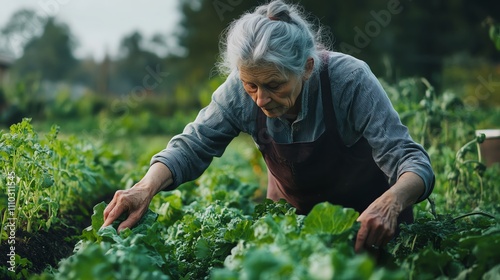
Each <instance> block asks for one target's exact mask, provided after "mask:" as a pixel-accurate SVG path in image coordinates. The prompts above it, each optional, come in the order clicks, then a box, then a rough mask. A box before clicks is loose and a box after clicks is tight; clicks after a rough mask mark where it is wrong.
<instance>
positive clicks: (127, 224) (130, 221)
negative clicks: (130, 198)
mask: <svg viewBox="0 0 500 280" xmlns="http://www.w3.org/2000/svg"><path fill="white" fill-rule="evenodd" d="M135 213H137V212H135ZM135 213H134V214H130V215H129V216H128V217H127V219H126V220H125V221H123V222H122V223H121V224H120V225H119V226H118V229H117V231H118V232H120V231H122V230H124V229H126V228H132V227H133V226H134V225H135V224H136V223H137V222H138V221H139V220H140V219H141V217H142V215H137V214H135Z"/></svg>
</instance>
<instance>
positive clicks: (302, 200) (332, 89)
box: [104, 1, 434, 251]
mask: <svg viewBox="0 0 500 280" xmlns="http://www.w3.org/2000/svg"><path fill="white" fill-rule="evenodd" d="M318 34H319V32H314V31H313V26H312V25H311V24H310V23H309V22H307V21H306V20H305V17H304V16H303V15H302V14H301V12H300V10H299V9H298V8H297V7H296V6H292V5H288V4H286V3H284V2H282V1H272V2H270V3H268V4H267V5H262V6H259V7H257V8H256V9H255V11H254V12H253V13H246V14H244V15H243V16H242V17H240V18H239V19H237V20H235V21H234V22H233V23H232V24H231V25H230V26H229V28H228V30H227V32H226V36H225V41H224V42H223V44H222V62H221V63H220V66H221V69H223V70H224V71H225V73H226V74H227V79H226V81H225V82H224V83H223V84H222V85H221V86H220V87H219V88H218V89H217V90H216V91H215V92H214V94H213V97H212V101H211V103H210V104H209V105H208V106H207V107H206V108H204V109H202V110H201V111H200V112H199V114H198V116H197V118H196V120H195V121H194V122H192V123H190V124H189V125H187V126H186V128H185V130H184V132H183V133H182V134H180V135H177V136H175V137H174V138H172V139H171V141H170V142H169V143H168V146H167V147H166V149H164V150H163V151H161V152H159V153H158V154H156V155H155V156H154V157H153V158H152V160H151V166H150V168H149V170H148V172H147V173H146V175H145V176H144V177H143V179H142V180H141V181H139V182H138V183H137V184H135V185H134V186H133V187H132V188H130V189H128V190H120V191H117V192H116V194H115V196H114V198H113V200H112V201H111V202H110V204H109V205H108V207H107V208H106V209H105V212H104V216H105V222H104V226H107V225H110V224H111V223H112V222H113V221H114V220H115V219H117V218H118V216H120V215H121V214H122V213H125V212H127V213H128V214H129V216H128V218H127V219H126V220H125V221H123V222H122V223H121V224H120V225H119V228H118V229H119V230H121V229H123V228H126V227H132V226H133V225H134V224H135V223H136V222H137V221H138V220H139V219H140V218H141V216H142V215H143V214H144V213H145V211H146V210H147V208H148V205H149V203H150V201H151V199H152V197H153V196H154V195H155V194H156V193H158V192H159V191H161V190H172V189H174V188H176V187H177V186H179V185H180V184H182V183H183V182H186V181H190V180H194V179H196V178H197V177H199V176H200V175H201V174H202V173H203V171H204V170H205V169H206V168H207V167H208V165H209V164H210V162H211V161H212V159H213V157H214V156H217V157H219V156H221V155H222V153H223V152H224V149H225V148H226V147H227V145H228V144H229V143H230V141H231V140H232V139H233V138H235V137H236V136H237V135H238V134H239V133H240V132H244V133H248V134H250V135H251V136H252V138H253V140H254V141H255V143H256V144H257V146H258V148H259V150H260V151H261V153H262V155H263V157H264V160H265V162H266V164H267V167H268V176H269V180H268V181H269V185H268V190H267V196H268V198H271V199H273V200H278V199H280V198H284V199H285V200H286V201H288V202H289V203H290V204H292V205H293V206H294V207H296V209H297V213H299V214H307V213H308V212H309V211H310V210H311V209H312V207H313V206H314V205H315V204H317V203H320V202H323V201H329V202H331V203H334V204H339V205H342V206H344V207H351V208H354V209H356V210H357V211H359V212H360V213H361V215H360V216H359V218H358V221H359V222H360V223H361V227H360V229H359V231H358V234H357V239H356V245H355V249H356V251H362V250H363V249H370V248H378V247H379V246H384V245H385V244H387V243H388V242H389V241H390V240H391V238H392V237H393V236H394V234H395V232H396V230H397V228H398V225H399V223H401V222H407V223H410V222H412V220H413V214H412V205H413V204H414V203H417V202H420V201H422V200H424V199H426V198H427V197H428V196H429V194H430V193H431V191H432V189H433V185H434V174H433V171H432V168H431V165H430V160H429V157H428V155H427V153H426V152H425V150H424V149H423V148H422V147H421V146H420V145H419V144H417V143H415V142H414V141H413V140H412V138H411V137H410V135H409V133H408V130H407V128H406V127H405V126H404V125H403V124H402V123H401V121H400V119H399V116H398V114H397V112H396V111H395V110H394V109H393V107H392V105H391V103H390V101H389V99H388V98H387V95H386V93H385V91H384V89H383V88H382V86H381V85H380V83H379V82H378V80H377V79H376V77H375V76H374V75H373V73H372V72H371V70H370V68H369V67H368V66H367V65H366V64H365V63H364V62H363V61H360V60H358V59H355V58H353V57H351V56H348V55H345V54H342V53H338V52H332V51H328V50H327V49H326V48H325V47H324V46H323V45H322V44H321V41H320V38H318V37H319V36H318ZM328 218H329V217H325V219H328Z"/></svg>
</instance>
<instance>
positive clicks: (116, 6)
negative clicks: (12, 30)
mask: <svg viewBox="0 0 500 280" xmlns="http://www.w3.org/2000/svg"><path fill="white" fill-rule="evenodd" d="M21 8H30V9H33V10H35V11H36V13H37V14H39V15H41V16H47V15H51V16H55V17H56V18H57V19H58V20H59V21H60V22H64V23H66V24H67V25H68V26H69V28H70V30H71V32H72V34H73V35H74V36H75V37H76V38H77V41H78V47H77V49H76V50H75V55H76V56H77V57H79V58H83V57H88V56H92V57H94V58H95V59H98V60H100V59H102V57H103V56H104V53H105V52H106V51H107V52H108V53H110V54H111V55H112V56H114V55H116V52H117V50H118V46H119V43H120V40H121V39H122V38H123V37H124V36H125V35H128V34H130V33H131V32H132V31H134V30H138V31H140V32H141V34H142V35H143V36H144V37H145V38H146V39H147V38H150V37H151V36H152V35H153V34H155V33H161V34H164V35H168V34H172V33H173V32H174V31H175V29H176V28H177V23H178V21H179V19H180V14H179V12H178V9H177V0H145V1H138V0H102V1H99V0H3V1H1V3H0V28H2V27H4V26H5V24H6V23H7V21H8V20H9V19H10V17H11V15H12V14H13V13H14V12H16V11H18V10H19V9H21Z"/></svg>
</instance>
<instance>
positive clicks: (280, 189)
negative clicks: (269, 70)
mask: <svg viewBox="0 0 500 280" xmlns="http://www.w3.org/2000/svg"><path fill="white" fill-rule="evenodd" d="M320 77H321V92H322V102H323V117H324V121H325V132H324V133H323V134H322V135H321V136H320V137H319V138H318V139H317V140H316V141H314V142H300V143H290V144H279V143H276V142H275V141H274V140H273V139H272V138H271V137H270V135H269V134H268V132H267V125H266V115H265V114H264V113H263V112H262V110H258V113H257V124H256V126H257V131H258V133H259V137H257V138H258V142H257V144H258V145H259V149H260V151H261V153H262V155H263V157H264V160H265V162H266V164H267V168H268V190H267V197H268V198H270V199H272V200H275V201H277V200H279V199H280V198H284V199H285V200H286V201H287V202H288V203H290V204H291V205H293V206H294V207H295V208H296V209H297V213H298V214H307V213H309V212H310V211H311V209H312V208H313V206H314V205H316V204H318V203H320V202H324V201H328V202H330V203H333V204H337V205H342V206H343V207H349V208H354V209H355V210H356V211H358V212H359V213H362V212H363V211H364V210H365V209H366V208H367V207H368V206H369V205H370V204H371V203H372V202H373V201H375V199H377V198H378V197H379V196H381V195H382V194H383V193H384V192H385V191H387V189H389V183H388V181H387V178H386V176H385V174H384V173H383V172H382V171H381V170H380V168H378V166H377V165H376V163H375V161H374V160H373V157H372V148H371V147H370V145H369V144H368V141H367V140H366V139H365V138H361V139H360V140H359V141H358V142H356V144H355V145H353V146H352V147H347V146H346V145H344V143H343V141H342V138H341V137H340V134H339V131H338V129H337V121H336V118H335V113H334V110H333V102H332V94H331V88H330V79H329V77H328V67H324V69H323V70H322V71H321V74H320ZM400 222H406V223H411V222H413V212H412V207H408V208H407V209H405V210H404V211H403V212H402V213H401V215H400V216H399V219H398V223H400Z"/></svg>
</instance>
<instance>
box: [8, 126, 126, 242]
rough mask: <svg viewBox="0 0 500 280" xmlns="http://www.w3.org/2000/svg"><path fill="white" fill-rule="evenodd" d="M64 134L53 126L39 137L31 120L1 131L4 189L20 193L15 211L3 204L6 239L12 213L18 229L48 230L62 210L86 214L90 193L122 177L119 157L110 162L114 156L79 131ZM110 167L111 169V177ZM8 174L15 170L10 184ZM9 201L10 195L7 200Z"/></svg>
mask: <svg viewBox="0 0 500 280" xmlns="http://www.w3.org/2000/svg"><path fill="white" fill-rule="evenodd" d="M58 134H59V128H58V127H57V126H53V127H52V129H51V131H50V132H49V133H47V134H46V135H45V136H44V137H43V138H41V137H39V135H38V134H37V133H36V132H35V131H34V129H33V127H32V125H31V123H30V119H24V120H23V121H22V122H21V123H18V124H14V125H12V126H11V128H10V132H9V133H3V132H2V133H1V136H0V168H1V170H2V174H1V175H0V176H1V180H2V181H3V182H4V184H2V185H1V190H2V191H1V192H2V193H4V194H7V193H9V196H10V197H12V198H15V202H14V203H11V204H10V206H11V210H12V212H7V211H6V210H7V208H6V207H2V212H1V216H2V240H3V239H4V238H5V234H4V231H3V228H4V225H5V223H6V222H7V219H8V218H14V219H16V221H17V222H16V229H22V230H25V231H26V232H33V231H36V230H39V229H43V230H48V229H49V228H50V227H51V226H52V225H53V224H54V223H57V222H59V218H60V214H61V213H68V212H69V211H70V210H73V209H79V210H80V211H82V213H85V212H86V211H85V210H84V209H85V206H86V204H87V203H88V201H89V200H88V199H89V198H91V197H96V196H99V195H103V194H105V193H106V192H109V191H111V185H112V183H111V182H112V181H110V180H116V178H114V176H118V175H117V174H116V172H114V171H113V170H114V167H113V165H114V164H115V163H116V161H117V159H116V158H113V159H111V160H110V161H107V159H109V158H107V157H108V156H110V155H109V154H106V153H104V152H102V151H99V148H96V147H94V146H92V145H90V144H88V143H84V142H81V141H79V140H78V139H77V138H76V137H74V136H73V137H69V138H68V139H67V140H60V139H58V137H57V136H58ZM105 171H109V173H107V174H106V177H104V173H105ZM7 174H12V175H13V179H12V182H14V184H11V185H12V186H11V187H10V188H8V189H7V186H6V185H7V184H6V182H7V180H8V178H7ZM108 178H109V179H108ZM86 201H87V202H86ZM11 202H12V201H11ZM6 204H7V203H6V201H5V200H4V201H3V202H2V205H6Z"/></svg>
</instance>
